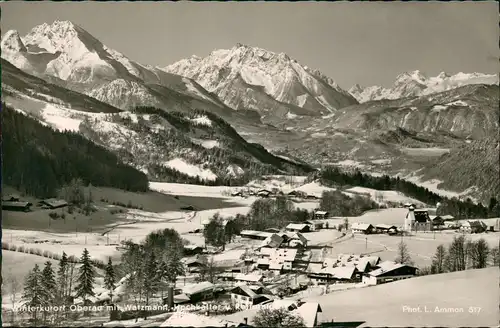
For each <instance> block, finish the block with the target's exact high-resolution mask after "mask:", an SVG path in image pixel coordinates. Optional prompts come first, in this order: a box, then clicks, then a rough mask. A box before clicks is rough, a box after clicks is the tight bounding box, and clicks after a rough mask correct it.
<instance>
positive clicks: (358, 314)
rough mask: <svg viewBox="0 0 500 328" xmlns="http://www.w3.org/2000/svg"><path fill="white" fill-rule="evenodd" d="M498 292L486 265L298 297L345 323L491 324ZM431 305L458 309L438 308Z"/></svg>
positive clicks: (324, 316) (239, 317)
mask: <svg viewBox="0 0 500 328" xmlns="http://www.w3.org/2000/svg"><path fill="white" fill-rule="evenodd" d="M471 282H473V283H472V284H471ZM499 296H500V295H499V293H498V268H488V269H479V270H467V271H459V272H453V273H445V274H438V275H431V276H424V277H417V278H411V279H406V280H400V281H395V282H391V283H387V284H383V285H379V286H373V287H366V288H354V289H350V290H343V291H335V292H333V293H331V294H327V295H323V296H316V297H305V298H303V299H302V300H303V301H305V302H316V303H319V304H320V306H321V308H322V310H323V311H322V312H321V313H319V314H318V320H319V321H320V322H322V321H323V322H331V321H332V320H334V322H335V323H336V324H338V325H339V326H342V324H344V326H345V327H350V326H352V327H357V326H359V327H492V326H497V325H498V321H499V319H500V317H499V315H498V299H499ZM471 304H474V305H471ZM408 307H410V308H418V307H420V308H421V312H418V311H416V312H410V311H408V309H407V308H408ZM436 307H437V308H438V310H439V309H448V308H450V309H463V312H459V313H457V312H448V313H446V312H445V311H443V312H439V311H436ZM471 307H474V310H475V312H474V313H471V312H469V310H470V311H473V310H471ZM426 308H427V312H426V311H425V309H426ZM459 311H460V310H459ZM256 313H257V310H255V309H252V310H246V311H242V312H237V313H235V314H230V315H225V316H221V318H223V319H226V320H229V321H233V322H237V323H240V322H243V321H244V318H247V319H248V321H249V322H251V321H252V318H253V317H254V316H255V314H256Z"/></svg>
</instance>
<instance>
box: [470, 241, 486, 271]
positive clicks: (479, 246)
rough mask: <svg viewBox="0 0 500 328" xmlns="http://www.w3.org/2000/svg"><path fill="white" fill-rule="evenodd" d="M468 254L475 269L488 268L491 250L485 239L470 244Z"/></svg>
mask: <svg viewBox="0 0 500 328" xmlns="http://www.w3.org/2000/svg"><path fill="white" fill-rule="evenodd" d="M467 253H468V255H469V257H470V262H471V266H472V268H473V269H482V268H486V265H487V264H488V256H489V254H490V248H489V246H488V243H486V241H485V240H484V239H483V238H481V239H479V240H477V241H475V242H472V243H470V244H468V248H467Z"/></svg>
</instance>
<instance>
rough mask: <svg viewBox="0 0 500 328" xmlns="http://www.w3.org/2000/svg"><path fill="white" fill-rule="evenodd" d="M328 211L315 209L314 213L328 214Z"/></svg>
mask: <svg viewBox="0 0 500 328" xmlns="http://www.w3.org/2000/svg"><path fill="white" fill-rule="evenodd" d="M327 213H328V212H327V211H315V212H314V214H318V215H326V214H327Z"/></svg>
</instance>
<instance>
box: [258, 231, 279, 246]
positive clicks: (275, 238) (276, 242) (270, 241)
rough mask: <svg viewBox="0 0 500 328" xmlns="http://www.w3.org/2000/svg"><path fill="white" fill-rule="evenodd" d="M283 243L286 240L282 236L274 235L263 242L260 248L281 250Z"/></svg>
mask: <svg viewBox="0 0 500 328" xmlns="http://www.w3.org/2000/svg"><path fill="white" fill-rule="evenodd" d="M283 242H284V239H283V237H282V236H279V235H277V234H275V233H273V234H272V235H271V236H269V237H267V238H266V239H264V241H262V243H261V244H260V247H269V248H279V247H280V246H281V244H283Z"/></svg>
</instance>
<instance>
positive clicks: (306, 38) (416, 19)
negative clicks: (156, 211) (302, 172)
mask: <svg viewBox="0 0 500 328" xmlns="http://www.w3.org/2000/svg"><path fill="white" fill-rule="evenodd" d="M1 9H2V17H1V27H2V33H5V32H6V31H7V30H9V29H16V30H18V31H19V32H20V33H21V35H24V34H26V33H27V32H29V30H30V29H31V28H33V27H34V26H36V25H38V24H41V23H44V22H47V23H51V22H53V21H54V20H70V21H73V22H74V23H76V24H78V25H80V26H82V27H83V28H84V29H86V30H87V31H88V32H90V33H91V34H92V35H93V36H95V37H96V38H97V39H99V40H101V41H102V42H103V43H104V44H106V45H107V46H108V47H111V48H113V49H115V50H118V51H120V52H122V53H123V54H125V55H126V56H127V57H129V58H131V59H133V60H136V61H138V62H140V63H143V64H150V65H154V66H160V67H163V66H166V65H169V64H172V63H174V62H175V61H177V60H179V59H182V58H185V57H189V56H191V55H194V54H195V55H198V56H206V55H208V54H209V53H210V52H211V51H212V50H214V49H221V48H231V47H232V46H234V45H235V44H236V43H238V42H239V43H243V44H248V45H253V46H258V47H261V48H265V49H267V50H271V51H274V52H285V53H287V54H288V55H289V56H290V57H292V58H295V59H297V60H298V61H299V62H300V63H301V64H303V65H307V66H309V67H312V68H317V69H319V70H321V71H322V72H323V73H325V74H326V75H328V76H330V77H332V78H333V79H334V80H336V81H337V82H338V83H339V84H340V85H341V86H342V87H344V88H349V87H350V86H351V85H353V84H354V83H359V84H361V85H364V86H368V85H374V84H378V85H385V86H389V85H390V84H392V82H393V81H394V79H395V77H396V75H398V74H399V73H402V72H404V71H410V70H416V69H418V70H420V71H422V72H423V73H425V74H427V75H437V74H438V73H439V72H441V71H446V72H449V73H458V72H461V71H462V72H483V73H498V71H499V69H498V64H499V62H498V56H499V42H498V40H499V27H498V19H499V15H498V4H497V3H496V2H481V3H472V2H468V3H467V2H466V3H463V2H452V3H444V2H434V3H421V2H420V3H419V2H413V3H408V2H392V3H389V2H379V3H360V2H358V3H355V2H354V3H353V2H342V3H328V2H323V3H318V2H309V3H306V2H302V3H276V2H274V3H272V2H268V3H265V2H260V3H256V2H253V3H236V2H230V3H220V2H219V3H218V2H212V3H200V2H177V3H173V2H121V3H120V2H111V3H102V2H76V3H70V2H64V3H57V2H24V1H19V2H18V1H16V2H7V3H6V2H3V3H2V4H1Z"/></svg>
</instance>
